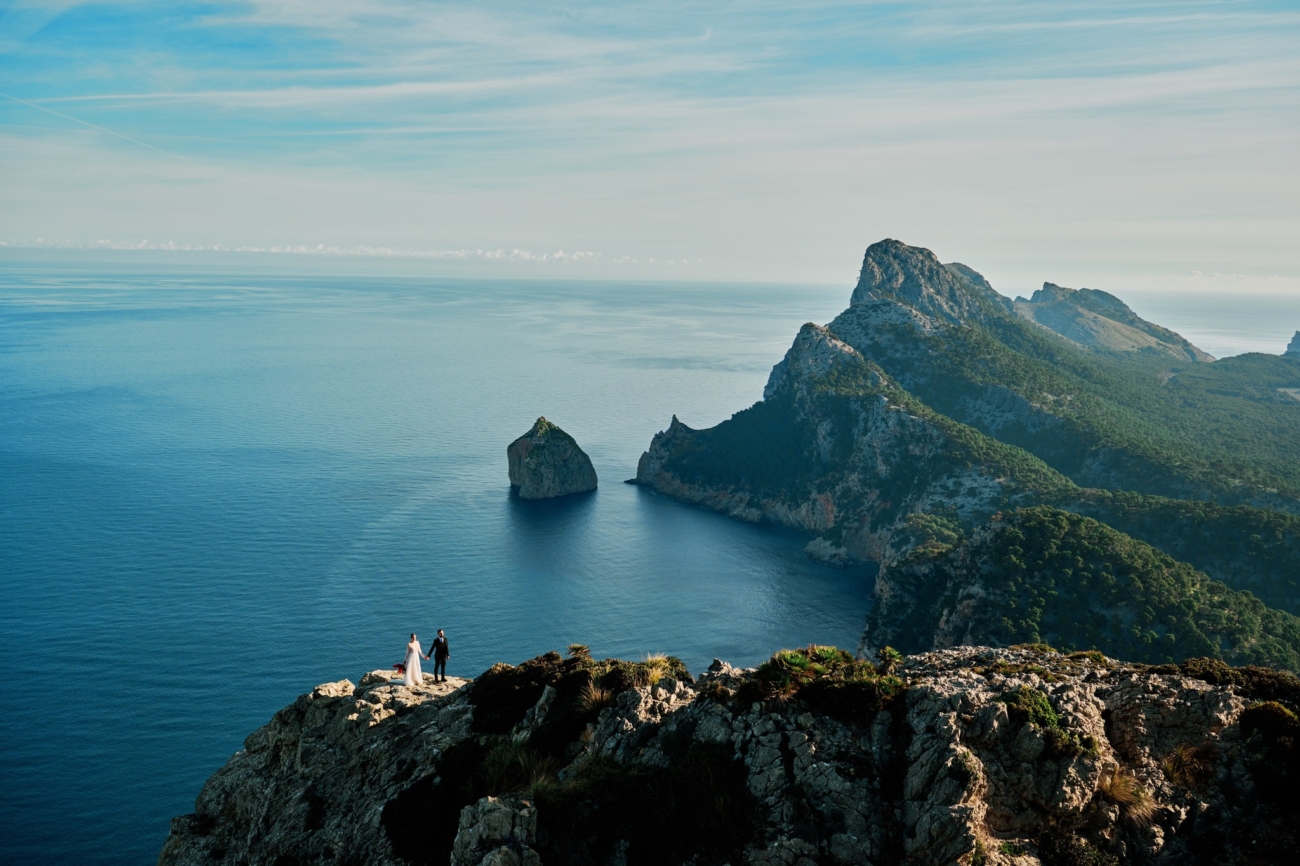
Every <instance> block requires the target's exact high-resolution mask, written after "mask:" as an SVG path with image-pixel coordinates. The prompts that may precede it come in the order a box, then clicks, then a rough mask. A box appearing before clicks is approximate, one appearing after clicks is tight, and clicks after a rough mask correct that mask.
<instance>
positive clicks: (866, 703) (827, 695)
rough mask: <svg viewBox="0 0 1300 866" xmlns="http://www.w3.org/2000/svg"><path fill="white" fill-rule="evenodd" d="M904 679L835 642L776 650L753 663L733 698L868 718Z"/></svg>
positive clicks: (897, 691)
mask: <svg viewBox="0 0 1300 866" xmlns="http://www.w3.org/2000/svg"><path fill="white" fill-rule="evenodd" d="M903 688H904V686H903V681H902V680H900V679H899V678H898V677H895V676H884V675H881V674H880V673H879V672H878V671H877V670H876V668H875V667H874V666H873V665H872V664H871V663H870V662H864V661H858V660H857V659H855V658H853V656H852V654H850V653H848V652H846V651H844V650H842V649H837V648H836V647H829V646H816V645H809V646H807V647H805V648H803V649H797V650H781V651H780V652H778V653H776V654H775V655H773V656H772V657H771V658H770V659H768V660H767V661H765V662H763V663H762V664H761V665H759V666H758V669H757V670H756V671H755V672H754V673H753V674H752V675H751V676H750V677H749V678H748V679H747V680H746V681H745V682H744V683H743V684H742V685H741V686H740V688H739V689H737V690H736V694H735V698H734V700H735V703H736V704H737V706H739V707H741V708H744V707H748V706H749V705H750V704H752V703H764V702H768V701H777V702H781V703H784V702H788V701H792V700H795V699H798V700H802V701H804V702H805V703H807V704H808V706H809V707H810V708H811V709H813V710H816V711H818V712H822V713H825V714H826V715H828V716H831V717H832V718H837V719H839V720H841V721H845V722H859V723H861V722H867V721H870V720H871V718H872V717H873V716H875V714H876V713H877V712H879V711H880V710H881V709H882V708H883V707H884V706H885V705H886V704H888V703H889V702H890V701H892V700H893V699H894V698H896V697H897V696H898V695H900V694H901V693H902V692H903Z"/></svg>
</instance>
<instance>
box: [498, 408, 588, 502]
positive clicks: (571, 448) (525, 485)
mask: <svg viewBox="0 0 1300 866" xmlns="http://www.w3.org/2000/svg"><path fill="white" fill-rule="evenodd" d="M506 457H507V459H508V460H509V465H510V484H511V486H512V487H515V488H516V489H518V491H519V498H520V499H553V498H555V497H557V496H569V495H571V494H574V493H587V492H590V491H592V490H595V489H596V469H595V467H594V466H592V465H591V458H590V457H588V456H587V455H586V453H585V452H584V451H583V450H582V449H581V448H579V447H578V443H577V442H576V441H574V438H573V437H572V436H570V435H569V434H568V433H565V432H564V431H563V430H561V429H560V428H559V427H557V426H555V425H554V424H552V423H551V422H550V421H547V420H546V419H545V418H538V419H537V422H536V423H535V424H533V429H531V430H529V431H528V432H527V433H525V434H524V435H523V436H520V437H519V438H518V439H516V440H515V441H514V442H511V443H510V446H509V447H508V448H506Z"/></svg>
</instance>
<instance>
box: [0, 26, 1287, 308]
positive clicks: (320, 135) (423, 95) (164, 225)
mask: <svg viewBox="0 0 1300 866" xmlns="http://www.w3.org/2000/svg"><path fill="white" fill-rule="evenodd" d="M1297 46H1300V8H1297V7H1296V5H1295V4H1294V3H1289V4H1288V3H1251V2H1231V3H1228V2H1224V3H1218V2H1205V3H1195V2H1191V3H1159V2H1156V3H1142V2H1128V3H1110V2H1105V0H1096V2H1088V3H1052V2H1025V3H1019V2H1006V3H969V2H968V3H938V2H932V3H818V2H799V3H763V2H754V3H716V4H698V3H691V4H677V3H673V2H671V0H666V2H654V3H643V4H637V3H623V4H580V3H567V4H544V3H524V2H518V3H494V2H476V3H437V2H411V3H406V2H382V3H381V2H371V0H351V2H335V0H314V2H297V0H286V2H251V3H231V4H227V3H209V4H188V3H166V4H159V3H148V2H139V3H112V2H104V3H57V2H55V3H43V2H42V3H37V2H19V3H7V4H5V3H0V92H3V93H4V94H6V95H7V97H9V98H4V97H0V241H4V242H7V243H9V244H10V245H26V244H32V243H35V242H38V240H39V242H40V243H42V244H51V243H53V244H59V245H64V244H66V245H73V246H77V245H92V246H93V245H99V246H106V247H114V246H126V245H141V244H146V245H149V246H157V245H169V244H175V245H178V246H191V247H205V248H211V247H214V246H222V247H226V248H239V247H246V248H256V249H269V248H292V247H305V248H311V249H317V250H321V251H325V252H332V253H345V254H369V255H375V254H381V253H397V254H402V255H418V256H419V257H420V259H419V260H420V261H423V262H426V263H427V265H428V267H429V269H430V270H431V271H437V270H439V269H455V268H462V269H464V268H469V269H470V270H473V271H475V272H482V273H494V272H500V273H507V272H508V273H510V274H512V275H520V274H531V273H535V274H537V275H539V276H558V275H573V276H579V275H585V276H627V277H631V278H661V277H683V278H694V279H738V280H743V279H774V280H804V281H815V282H837V283H846V284H847V283H850V282H851V281H852V280H853V278H854V277H855V275H856V268H857V265H858V263H859V260H860V256H861V251H862V248H863V247H865V246H866V244H868V243H870V242H871V241H874V240H878V239H879V238H881V237H886V236H889V237H898V238H901V239H903V240H905V241H908V242H910V243H916V244H921V245H925V246H929V247H931V248H932V249H934V250H935V251H936V252H938V253H939V255H940V256H941V258H943V259H945V260H961V261H966V262H967V263H969V264H971V265H972V266H974V267H976V268H978V269H980V270H982V271H984V272H985V273H987V274H988V275H989V276H990V278H991V279H992V280H993V281H994V284H995V285H997V286H999V287H1000V288H1003V289H1004V290H1005V291H1021V290H1023V289H1025V288H1031V287H1033V286H1034V285H1036V284H1038V283H1041V282H1042V281H1043V280H1045V279H1046V280H1052V281H1054V282H1061V283H1064V284H1070V285H1089V286H1094V287H1099V288H1112V289H1122V288H1125V287H1133V288H1147V289H1149V288H1169V289H1180V290H1206V291H1232V290H1239V289H1244V288H1249V289H1272V290H1277V291H1300V244H1297V242H1296V241H1297V238H1300V156H1297V154H1300V50H1297ZM15 100H21V101H15Z"/></svg>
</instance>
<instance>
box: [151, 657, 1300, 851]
mask: <svg viewBox="0 0 1300 866" xmlns="http://www.w3.org/2000/svg"><path fill="white" fill-rule="evenodd" d="M573 651H574V654H573V657H571V658H568V659H562V658H561V657H560V656H559V655H558V654H553V653H552V654H548V655H546V656H542V657H540V658H538V659H534V660H532V661H529V662H525V663H524V664H522V665H519V666H518V667H511V666H508V665H498V666H496V667H494V668H492V669H491V670H489V671H488V672H486V673H485V674H484V675H483V676H481V677H480V678H479V679H478V680H476V681H474V682H473V683H472V684H467V685H460V684H458V683H455V682H453V683H451V684H449V688H448V689H445V690H444V689H437V688H416V689H405V688H403V687H401V686H400V685H393V684H391V683H389V682H387V675H385V674H382V673H376V674H372V675H367V676H366V677H364V678H363V679H362V681H361V685H360V686H356V687H354V686H353V685H352V683H350V682H347V681H341V682H338V683H329V684H326V685H323V686H318V687H317V688H316V689H314V690H313V691H312V692H311V693H309V694H306V695H303V696H302V697H301V698H299V699H298V701H297V702H295V703H294V704H293V705H292V706H290V707H287V708H285V709H284V710H282V711H280V712H279V713H277V714H276V715H275V717H274V718H273V719H272V720H271V721H270V722H269V723H268V724H267V725H266V726H265V727H263V728H261V729H260V730H258V731H257V732H255V733H254V734H252V735H251V736H250V737H249V738H248V740H247V741H246V742H245V747H244V750H243V751H241V752H239V753H238V754H236V755H235V756H234V757H232V758H231V759H230V761H229V762H228V763H227V764H226V766H225V767H223V768H222V769H221V770H220V771H218V772H217V773H216V774H215V775H214V776H213V777H212V778H211V779H210V780H209V781H208V783H207V784H206V785H205V786H204V788H203V791H202V793H201V794H200V795H199V798H198V800H197V801H196V804H195V812H194V813H193V814H191V815H186V816H183V817H180V818H177V819H175V820H174V821H173V824H172V832H171V835H170V836H169V837H168V839H167V841H166V844H165V846H164V848H163V851H162V855H161V857H160V860H159V862H160V864H164V866H166V864H207V863H212V862H223V863H247V864H277V866H287V864H300V863H339V864H352V863H356V864H361V863H365V864H407V863H410V864H418V863H437V864H445V863H451V864H458V866H460V864H464V866H468V864H475V866H478V864H492V866H506V864H511V866H519V864H530V866H540V864H544V863H545V864H582V866H586V864H593V866H595V864H629V866H636V864H652V863H654V864H674V866H675V864H685V863H691V864H696V866H713V864H723V863H729V864H742V863H745V864H755V866H759V864H761V866H776V864H781V866H814V864H845V866H847V864H877V866H885V864H901V863H909V864H952V863H960V864H968V866H973V864H1017V866H1034V864H1045V866H1067V864H1069V866H1076V864H1119V863H1121V862H1123V863H1130V862H1149V863H1157V864H1158V863H1170V864H1174V863H1177V864H1189V863H1190V864H1202V863H1203V864H1248V863H1249V864H1268V863H1279V864H1280V863H1291V862H1296V858H1297V857H1300V840H1298V839H1297V834H1298V833H1300V822H1297V821H1296V815H1297V808H1298V807H1300V800H1297V793H1296V792H1297V790H1300V788H1297V785H1296V782H1297V773H1300V757H1298V755H1297V743H1300V722H1298V721H1297V719H1296V716H1295V710H1296V708H1297V701H1298V700H1300V681H1297V680H1296V678H1294V677H1292V676H1289V675H1285V674H1277V673H1275V672H1272V671H1269V670H1266V669H1261V668H1242V669H1234V668H1228V667H1227V666H1225V665H1223V664H1222V663H1221V662H1209V661H1205V660H1193V661H1190V662H1187V663H1184V664H1183V665H1181V666H1173V665H1167V666H1163V667H1157V668H1150V667H1144V666H1141V665H1132V664H1123V663H1120V662H1116V661H1114V660H1111V659H1108V658H1106V657H1105V656H1103V655H1101V654H1100V653H1095V652H1092V653H1078V654H1074V655H1068V656H1067V655H1061V654H1059V653H1056V652H1053V651H1051V650H1050V649H1048V648H1045V647H1020V648H1011V649H985V648H978V647H964V648H960V649H953V650H946V651H942V652H932V653H924V654H920V655H915V656H911V657H907V658H899V657H897V655H896V654H893V653H892V652H885V653H882V658H881V663H880V664H879V665H878V666H873V665H871V664H867V663H864V662H860V661H855V660H854V659H852V658H851V657H850V656H849V655H848V654H847V653H844V652H841V651H838V650H835V649H833V648H829V647H808V648H806V649H803V650H797V651H782V652H780V653H777V654H776V655H775V656H773V657H772V659H770V660H769V661H768V662H766V663H764V664H763V665H761V666H760V667H759V668H757V669H754V670H746V671H741V670H735V669H733V668H731V667H730V666H728V665H726V664H725V663H722V662H715V663H714V664H713V665H712V666H711V667H710V669H709V670H708V671H707V672H705V673H704V674H703V675H701V676H700V677H699V678H697V679H696V678H692V677H691V676H690V675H689V674H688V673H687V672H686V671H685V670H684V668H682V667H681V665H680V663H678V662H676V661H675V660H672V659H663V658H651V659H648V660H647V661H645V662H640V663H628V662H619V661H613V660H606V661H596V660H593V659H590V658H588V657H586V656H585V652H584V648H582V647H575V648H573Z"/></svg>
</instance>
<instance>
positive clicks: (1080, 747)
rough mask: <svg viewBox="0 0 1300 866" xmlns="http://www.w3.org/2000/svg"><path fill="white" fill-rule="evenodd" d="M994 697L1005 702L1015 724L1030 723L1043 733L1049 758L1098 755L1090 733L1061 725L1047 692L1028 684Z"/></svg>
mask: <svg viewBox="0 0 1300 866" xmlns="http://www.w3.org/2000/svg"><path fill="white" fill-rule="evenodd" d="M994 700H998V701H1001V702H1002V703H1004V704H1006V705H1007V714H1008V715H1009V716H1010V717H1011V720H1012V721H1014V722H1016V723H1017V724H1020V725H1024V724H1030V725H1033V726H1034V727H1036V728H1038V729H1039V730H1041V731H1042V732H1043V740H1044V742H1045V743H1046V744H1047V754H1048V756H1049V757H1052V758H1073V757H1077V756H1078V755H1083V754H1093V755H1095V754H1097V743H1096V741H1095V740H1094V739H1093V738H1092V737H1091V736H1089V735H1086V734H1085V735H1080V734H1079V733H1078V732H1076V731H1071V730H1067V729H1066V728H1065V727H1064V726H1062V725H1061V717H1060V715H1058V714H1057V712H1056V710H1055V709H1053V707H1052V702H1051V701H1049V700H1048V699H1047V695H1045V694H1043V693H1042V692H1040V691H1038V689H1032V688H1029V687H1028V686H1020V687H1018V688H1015V689H1012V690H1011V691H1009V692H1005V693H1003V694H1001V695H998V697H996V698H995V699H994Z"/></svg>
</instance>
